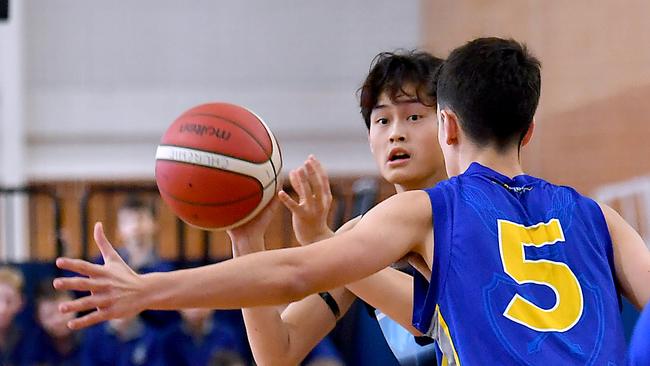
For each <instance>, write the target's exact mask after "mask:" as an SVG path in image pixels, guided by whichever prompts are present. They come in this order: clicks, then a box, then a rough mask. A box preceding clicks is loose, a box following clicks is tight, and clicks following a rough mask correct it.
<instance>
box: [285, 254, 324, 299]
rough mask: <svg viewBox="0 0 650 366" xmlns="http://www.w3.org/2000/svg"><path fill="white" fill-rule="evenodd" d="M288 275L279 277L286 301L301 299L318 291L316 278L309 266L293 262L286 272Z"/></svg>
mask: <svg viewBox="0 0 650 366" xmlns="http://www.w3.org/2000/svg"><path fill="white" fill-rule="evenodd" d="M285 273H287V275H286V277H284V278H281V279H279V280H280V281H281V283H282V284H283V285H282V290H281V291H282V293H283V294H284V297H285V300H286V302H287V303H288V302H294V301H298V300H301V299H303V298H305V297H307V296H308V295H311V294H313V293H316V292H318V287H317V283H316V281H314V280H312V279H313V278H315V276H313V274H312V273H311V272H310V270H309V268H308V267H307V266H304V265H300V264H291V265H289V269H288V270H287V271H286V272H285Z"/></svg>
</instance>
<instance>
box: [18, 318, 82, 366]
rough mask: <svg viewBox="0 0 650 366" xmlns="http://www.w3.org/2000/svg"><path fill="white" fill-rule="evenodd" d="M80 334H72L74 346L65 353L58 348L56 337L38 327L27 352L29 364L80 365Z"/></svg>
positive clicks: (50, 365) (42, 365)
mask: <svg viewBox="0 0 650 366" xmlns="http://www.w3.org/2000/svg"><path fill="white" fill-rule="evenodd" d="M79 338H80V337H79V334H78V333H77V334H73V335H72V340H71V341H72V342H73V344H72V348H71V349H70V350H68V351H67V352H65V353H61V352H60V351H59V350H57V348H56V346H55V344H54V339H52V337H51V336H50V335H49V334H47V332H46V331H45V330H44V329H42V328H41V327H38V328H37V329H36V330H35V332H34V334H33V336H32V337H30V339H29V341H28V344H29V346H28V347H27V351H26V353H25V359H26V360H28V361H27V364H29V365H39V366H45V365H47V366H78V365H79V362H80V361H79V351H80V349H79V346H80V339H79Z"/></svg>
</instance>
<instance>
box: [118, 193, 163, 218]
mask: <svg viewBox="0 0 650 366" xmlns="http://www.w3.org/2000/svg"><path fill="white" fill-rule="evenodd" d="M119 210H120V211H121V210H131V211H141V210H146V211H147V212H149V213H150V214H151V215H152V216H156V209H155V207H154V205H153V204H151V203H149V202H146V201H145V200H144V199H143V198H141V197H139V196H137V195H135V194H132V193H130V194H128V195H127V196H126V198H125V199H124V201H123V202H122V204H121V205H120V207H119Z"/></svg>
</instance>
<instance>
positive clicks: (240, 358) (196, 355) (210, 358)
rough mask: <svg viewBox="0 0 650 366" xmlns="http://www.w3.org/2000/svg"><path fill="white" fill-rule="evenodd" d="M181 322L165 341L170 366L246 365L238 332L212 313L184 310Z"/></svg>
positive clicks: (164, 349)
mask: <svg viewBox="0 0 650 366" xmlns="http://www.w3.org/2000/svg"><path fill="white" fill-rule="evenodd" d="M180 313H181V318H182V322H181V323H180V324H179V325H178V327H175V328H174V329H173V330H171V331H170V332H169V333H167V334H166V335H165V336H164V339H163V341H162V344H163V346H162V349H163V355H164V360H165V361H164V362H165V364H166V365H170V366H172V365H173V366H208V365H220V366H224V365H231V366H235V365H245V364H246V362H245V361H244V360H245V356H244V353H245V352H244V349H243V348H244V345H243V344H241V342H240V340H241V339H242V337H241V335H240V334H238V331H237V329H234V328H233V327H231V326H229V325H228V324H227V323H223V322H219V321H218V320H217V319H216V318H215V317H214V310H211V309H185V310H181V311H180Z"/></svg>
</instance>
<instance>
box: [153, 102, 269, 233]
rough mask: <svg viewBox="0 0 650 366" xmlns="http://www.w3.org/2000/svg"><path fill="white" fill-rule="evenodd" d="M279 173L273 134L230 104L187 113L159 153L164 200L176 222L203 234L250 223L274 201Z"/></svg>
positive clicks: (172, 128) (250, 114)
mask: <svg viewBox="0 0 650 366" xmlns="http://www.w3.org/2000/svg"><path fill="white" fill-rule="evenodd" d="M281 168H282V155H281V154H280V148H279V146H278V143H277V141H276V139H275V137H274V136H273V134H272V133H271V130H269V128H268V127H267V126H266V124H265V123H264V122H263V121H262V119H261V118H260V117H259V116H257V115H256V114H255V113H253V112H252V111H250V110H248V109H246V108H244V107H240V106H237V105H234V104H228V103H209V104H203V105H199V106H197V107H194V108H192V109H190V110H188V111H186V112H185V113H183V114H182V115H181V116H180V117H178V118H177V119H176V121H174V123H172V125H171V126H170V127H169V128H168V129H167V132H165V134H164V135H163V137H162V140H161V141H160V145H158V149H157V151H156V184H157V185H158V190H159V191H160V195H161V196H162V198H163V200H164V201H165V202H166V203H167V205H169V207H171V209H172V210H173V211H174V213H175V214H176V215H178V217H180V218H181V219H182V220H183V221H185V222H187V223H188V224H190V225H193V226H196V227H199V228H202V229H210V230H225V229H229V228H233V227H236V226H238V225H241V224H243V223H245V222H247V221H248V220H250V219H252V218H253V217H254V216H255V215H256V214H257V213H258V212H259V211H261V210H262V209H263V208H264V206H266V204H268V203H269V201H271V199H272V198H273V196H274V195H275V192H276V185H277V178H278V174H280V169H281Z"/></svg>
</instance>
